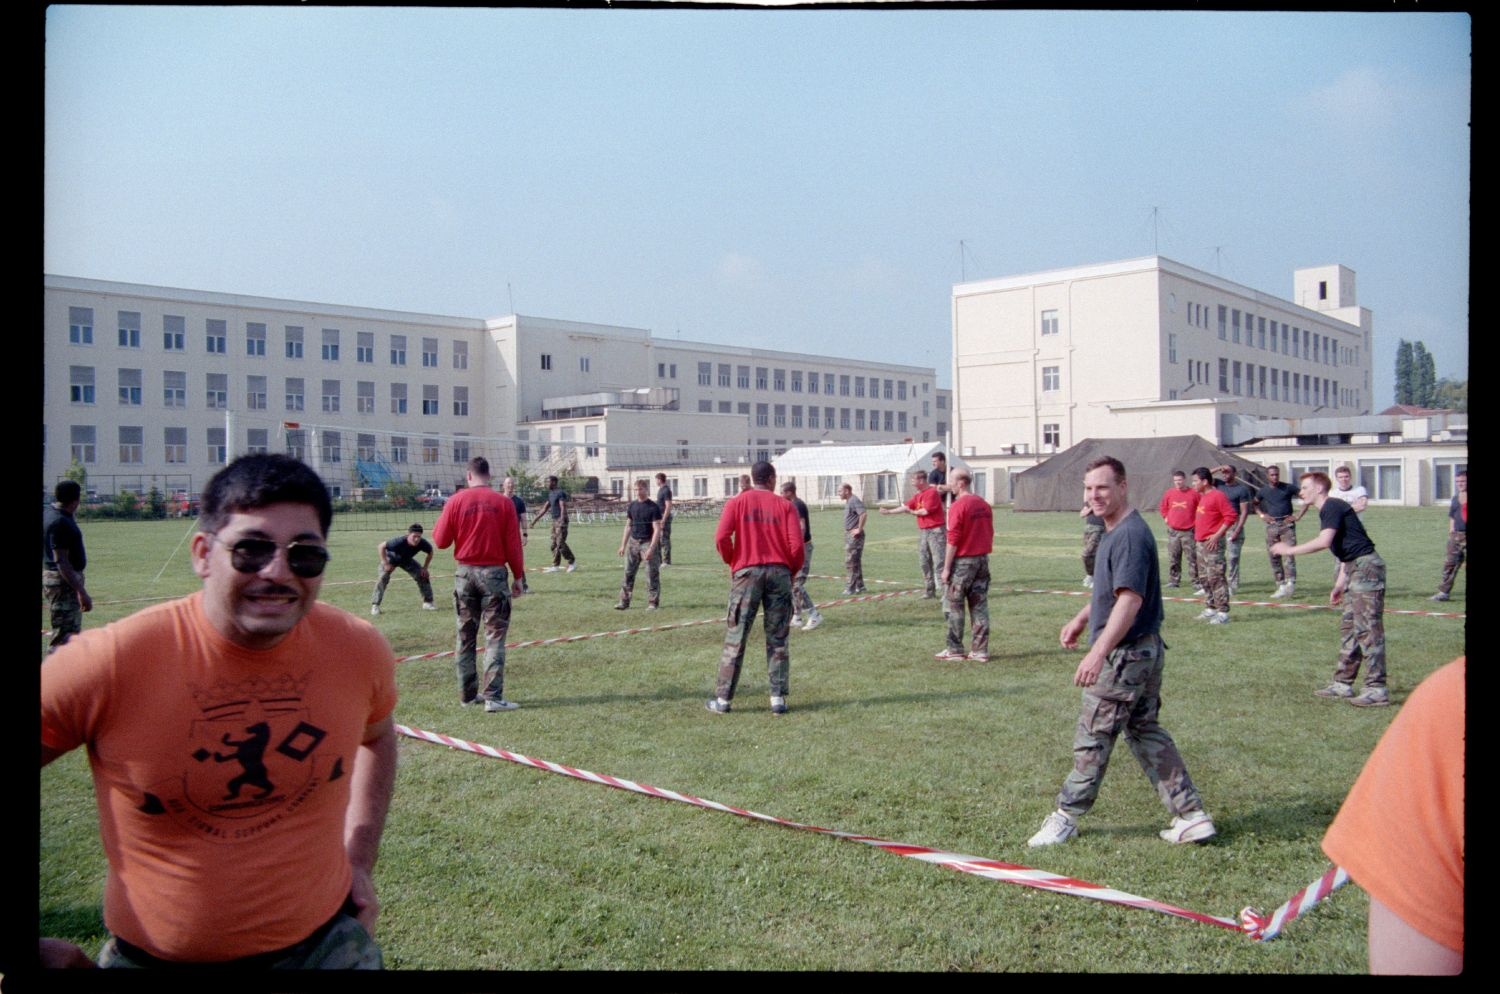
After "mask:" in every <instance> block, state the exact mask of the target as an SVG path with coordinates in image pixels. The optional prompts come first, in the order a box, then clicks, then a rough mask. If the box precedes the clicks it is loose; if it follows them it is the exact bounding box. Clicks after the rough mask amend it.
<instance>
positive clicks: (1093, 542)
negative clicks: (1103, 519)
mask: <svg viewBox="0 0 1500 994" xmlns="http://www.w3.org/2000/svg"><path fill="white" fill-rule="evenodd" d="M1102 541H1104V526H1103V525H1084V526H1083V572H1084V573H1085V574H1086V575H1088V576H1093V575H1094V556H1095V555H1096V554H1097V553H1098V552H1099V543H1100V542H1102Z"/></svg>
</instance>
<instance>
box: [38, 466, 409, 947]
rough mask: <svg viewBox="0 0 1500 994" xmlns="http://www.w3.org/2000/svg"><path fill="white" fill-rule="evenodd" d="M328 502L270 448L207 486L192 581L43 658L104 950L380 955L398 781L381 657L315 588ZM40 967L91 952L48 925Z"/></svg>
mask: <svg viewBox="0 0 1500 994" xmlns="http://www.w3.org/2000/svg"><path fill="white" fill-rule="evenodd" d="M331 519H332V506H331V504H330V501H329V498H328V491H327V489H326V488H325V487H324V486H323V482H322V481H321V480H320V479H318V476H317V474H315V473H314V472H313V471H312V470H311V469H309V468H308V467H307V466H304V465H303V464H302V463H300V462H298V461H297V460H295V459H292V458H291V457H289V456H284V455H252V456H245V457H243V458H241V459H237V460H235V461H234V462H232V463H230V464H229V465H228V466H226V467H225V468H224V469H223V470H221V471H220V472H218V473H217V474H215V475H214V477H213V479H211V480H210V481H209V484H208V487H207V489H206V490H205V491H204V493H203V502H202V514H201V516H200V517H199V519H198V527H199V531H198V533H197V534H196V535H194V536H193V542H192V564H193V570H194V572H196V573H197V574H198V576H199V578H200V579H202V581H203V589H202V590H201V591H199V592H198V593H195V594H193V595H191V596H189V597H186V598H183V599H181V600H176V601H171V602H169V603H166V604H161V605H158V606H156V607H152V608H148V609H146V610H144V611H141V612H139V613H137V614H134V615H132V616H130V617H128V618H125V619H123V620H121V621H117V622H115V623H114V624H112V625H108V626H106V627H105V628H102V629H98V630H96V631H92V632H88V633H86V634H85V635H83V636H81V637H79V638H77V639H74V640H72V641H70V642H69V643H68V644H67V645H66V646H64V647H63V648H62V649H60V650H59V651H58V652H57V653H55V654H54V655H53V656H51V657H49V658H48V660H47V661H46V662H45V663H44V664H43V665H42V671H41V673H42V693H41V716H42V722H41V724H42V728H41V747H42V764H43V765H46V764H47V763H49V762H51V761H52V760H53V759H55V758H57V757H58V756H60V755H62V754H63V753H65V752H67V751H69V750H71V749H74V748H77V747H79V746H87V747H88V753H89V765H90V767H91V769H92V772H93V777H94V793H95V798H96V802H97V804H98V809H99V823H100V834H101V836H102V837H103V843H104V852H105V855H106V857H107V858H108V861H109V873H108V876H107V877H106V879H105V884H104V923H105V925H106V927H108V929H109V931H110V933H111V937H110V939H109V941H108V942H106V943H105V946H104V949H103V951H102V952H101V954H100V958H99V965H101V966H116V967H135V966H147V967H151V966H171V965H212V966H218V967H228V968H233V969H241V970H256V969H271V968H276V969H309V968H328V969H339V968H379V966H380V965H381V955H380V949H379V947H378V946H376V945H375V943H374V940H373V939H372V938H371V935H370V931H371V929H373V927H374V924H375V919H376V916H377V914H378V913H379V904H378V902H377V901H376V898H375V886H374V882H373V879H372V876H371V871H372V870H373V868H374V865H375V857H376V854H377V851H378V849H379V845H380V836H381V832H382V829H383V827H384V824H385V815H386V809H387V807H388V806H389V804H390V797H391V789H392V786H393V784H394V782H395V775H396V734H395V726H394V724H393V723H392V720H391V712H392V710H393V708H394V707H395V703H396V679H395V655H394V653H392V652H391V648H390V646H389V645H388V644H387V643H386V641H385V639H384V637H383V636H381V634H380V632H379V631H377V630H376V629H375V628H373V627H372V626H371V625H370V624H369V623H368V622H366V621H363V620H361V619H359V618H356V617H354V616H353V615H350V614H348V613H346V612H344V611H340V610H339V609H337V608H334V607H331V606H329V605H326V604H318V603H317V597H318V591H319V588H320V587H321V585H322V573H323V569H324V566H325V565H326V564H327V562H328V549H327V546H326V544H325V543H326V539H327V534H328V525H329V523H330V521H331ZM41 952H42V965H43V966H87V965H90V961H89V960H88V957H87V955H86V954H84V953H83V951H82V950H80V949H79V948H78V947H77V946H74V945H72V944H71V943H66V942H62V941H61V940H56V939H46V940H43V943H42V950H41Z"/></svg>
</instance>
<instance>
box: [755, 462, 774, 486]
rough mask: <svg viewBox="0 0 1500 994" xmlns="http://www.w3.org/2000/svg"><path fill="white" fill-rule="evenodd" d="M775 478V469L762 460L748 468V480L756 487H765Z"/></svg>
mask: <svg viewBox="0 0 1500 994" xmlns="http://www.w3.org/2000/svg"><path fill="white" fill-rule="evenodd" d="M775 478H776V467H775V466H772V465H771V464H770V463H768V462H766V461H765V460H764V459H762V460H760V461H759V462H757V463H756V464H755V465H754V466H751V467H750V480H751V482H753V483H754V484H756V485H757V486H765V485H766V484H767V483H770V482H771V481H772V480H774V479H775Z"/></svg>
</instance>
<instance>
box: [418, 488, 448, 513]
mask: <svg viewBox="0 0 1500 994" xmlns="http://www.w3.org/2000/svg"><path fill="white" fill-rule="evenodd" d="M417 503H418V504H419V505H420V506H422V507H431V508H440V507H442V506H443V505H444V504H446V503H448V496H447V495H446V494H444V493H443V488H442V487H428V488H427V491H426V492H425V493H423V494H422V496H420V497H418V498H417Z"/></svg>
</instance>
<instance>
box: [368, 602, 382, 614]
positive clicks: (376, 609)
mask: <svg viewBox="0 0 1500 994" xmlns="http://www.w3.org/2000/svg"><path fill="white" fill-rule="evenodd" d="M379 613H380V605H379V604H371V605H370V615H371V617H374V616H375V615H377V614H379Z"/></svg>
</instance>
